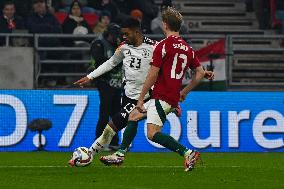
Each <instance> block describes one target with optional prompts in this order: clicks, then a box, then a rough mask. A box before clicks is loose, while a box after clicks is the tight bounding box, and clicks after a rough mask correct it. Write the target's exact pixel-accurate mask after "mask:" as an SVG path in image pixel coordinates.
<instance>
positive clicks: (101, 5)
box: [89, 0, 119, 22]
mask: <svg viewBox="0 0 284 189" xmlns="http://www.w3.org/2000/svg"><path fill="white" fill-rule="evenodd" d="M89 5H90V6H91V7H93V8H94V9H96V10H98V11H101V12H102V11H108V12H109V13H110V20H111V21H112V22H113V21H116V17H117V15H118V13H119V10H118V8H117V7H116V4H115V3H113V2H112V0H89Z"/></svg>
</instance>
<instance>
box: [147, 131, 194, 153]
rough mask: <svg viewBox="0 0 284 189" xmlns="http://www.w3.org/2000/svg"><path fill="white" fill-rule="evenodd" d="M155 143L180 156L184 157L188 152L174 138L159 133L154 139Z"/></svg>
mask: <svg viewBox="0 0 284 189" xmlns="http://www.w3.org/2000/svg"><path fill="white" fill-rule="evenodd" d="M152 141H153V142H156V143H158V144H160V145H162V146H164V147H166V148H167V149H169V150H171V151H174V152H177V153H178V154H179V155H181V156H184V154H185V152H186V151H187V150H188V149H187V148H186V147H185V146H183V145H181V144H180V143H178V141H176V140H175V139H174V138H173V137H171V136H169V135H166V134H163V133H161V132H157V133H156V134H155V135H154V137H153V140H152Z"/></svg>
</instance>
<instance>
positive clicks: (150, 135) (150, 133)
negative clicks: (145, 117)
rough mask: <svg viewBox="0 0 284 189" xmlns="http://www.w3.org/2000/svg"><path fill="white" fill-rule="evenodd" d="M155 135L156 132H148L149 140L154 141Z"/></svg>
mask: <svg viewBox="0 0 284 189" xmlns="http://www.w3.org/2000/svg"><path fill="white" fill-rule="evenodd" d="M155 134H156V131H148V132H147V138H148V139H149V140H151V141H152V140H153V138H154V135H155Z"/></svg>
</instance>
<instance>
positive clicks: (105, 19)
mask: <svg viewBox="0 0 284 189" xmlns="http://www.w3.org/2000/svg"><path fill="white" fill-rule="evenodd" d="M110 21H111V20H110V13H109V12H106V11H103V12H102V13H101V15H100V18H99V21H98V22H97V24H96V25H95V27H94V28H93V32H94V33H96V34H98V35H102V33H103V32H104V31H105V30H106V29H107V27H108V25H109V23H110Z"/></svg>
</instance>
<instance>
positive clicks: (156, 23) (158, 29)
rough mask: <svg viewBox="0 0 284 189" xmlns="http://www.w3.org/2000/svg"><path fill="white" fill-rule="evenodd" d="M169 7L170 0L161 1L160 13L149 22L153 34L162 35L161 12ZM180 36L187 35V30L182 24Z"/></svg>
mask: <svg viewBox="0 0 284 189" xmlns="http://www.w3.org/2000/svg"><path fill="white" fill-rule="evenodd" d="M171 6H172V1H171V0H163V2H162V4H161V6H160V12H159V13H158V16H157V17H156V18H155V19H153V20H152V22H151V31H152V33H153V34H164V31H163V25H162V11H163V10H164V9H166V8H167V7H171ZM180 34H188V29H187V27H186V26H185V24H184V23H182V25H181V29H180Z"/></svg>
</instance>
